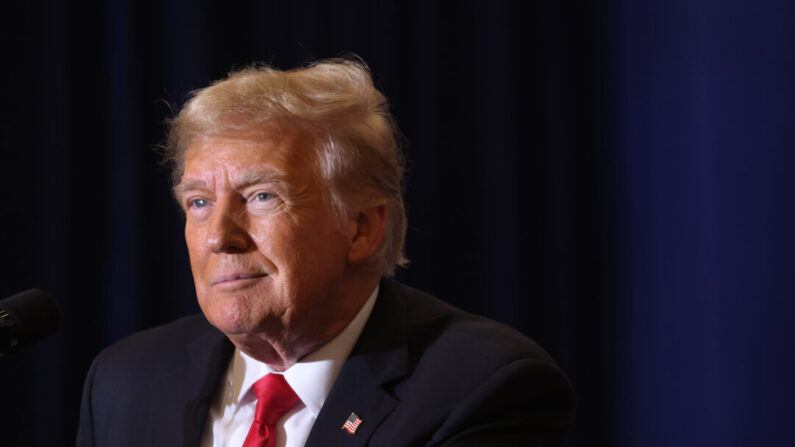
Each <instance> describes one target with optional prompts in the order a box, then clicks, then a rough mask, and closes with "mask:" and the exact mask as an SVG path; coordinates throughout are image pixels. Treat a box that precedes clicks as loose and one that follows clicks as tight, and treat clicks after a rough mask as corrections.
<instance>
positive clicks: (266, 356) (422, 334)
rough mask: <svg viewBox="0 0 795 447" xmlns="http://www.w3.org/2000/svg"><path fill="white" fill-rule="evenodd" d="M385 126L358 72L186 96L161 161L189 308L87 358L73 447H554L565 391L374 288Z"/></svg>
mask: <svg viewBox="0 0 795 447" xmlns="http://www.w3.org/2000/svg"><path fill="white" fill-rule="evenodd" d="M395 133H396V127H395V126H394V124H393V121H392V118H391V116H390V114H389V112H388V105H387V102H386V100H385V98H384V97H383V95H381V93H380V92H379V91H378V90H377V89H375V87H374V86H373V83H372V80H371V77H370V74H369V72H368V71H367V69H366V67H364V66H363V64H361V63H359V62H357V61H350V60H328V61H323V62H319V63H315V64H313V65H311V66H309V67H307V68H304V69H299V70H294V71H287V72H283V71H278V70H274V69H271V68H267V67H260V68H250V69H246V70H243V71H240V72H237V73H233V74H231V75H229V77H228V78H226V79H224V80H222V81H220V82H217V83H215V84H213V85H211V86H210V87H207V88H205V89H203V90H200V91H198V92H196V93H195V94H194V96H193V97H192V98H191V99H190V100H189V101H188V103H187V104H186V105H185V107H184V108H183V110H182V111H181V112H180V113H179V115H178V116H177V117H176V118H175V120H174V121H173V123H172V128H171V132H170V135H169V150H170V156H171V160H172V161H173V163H174V179H175V183H176V186H175V188H174V191H175V195H176V198H177V200H178V201H179V203H180V205H181V206H182V208H183V210H184V211H185V239H186V241H187V245H188V251H189V254H190V262H191V268H192V271H193V276H194V282H195V286H196V294H197V297H198V301H199V305H200V307H201V309H202V313H203V315H197V316H192V317H187V318H183V319H180V320H178V321H176V322H174V323H171V324H169V325H166V326H162V327H158V328H154V329H151V330H148V331H144V332H142V333H139V334H136V335H133V336H132V337H129V338H127V339H125V340H123V341H121V342H119V343H118V344H116V345H114V346H112V347H110V348H109V349H107V350H105V351H104V352H103V353H101V354H100V355H99V356H98V357H97V359H96V360H95V361H94V363H93V365H92V366H91V369H90V371H89V373H88V377H87V379H86V386H85V389H84V394H83V404H82V410H81V420H80V428H79V432H78V440H77V443H78V445H80V446H93V445H97V446H105V445H108V446H110V445H113V446H125V445H130V446H133V445H135V446H142V445H147V446H149V445H169V446H174V445H185V446H188V445H190V446H196V445H201V446H227V445H228V446H240V445H246V446H253V445H266V446H300V445H308V446H336V445H340V446H342V445H345V446H348V445H350V446H354V445H355V446H363V445H370V446H416V445H560V444H561V443H562V440H563V437H564V436H565V432H566V429H567V427H568V425H569V423H570V420H571V417H572V412H573V397H572V393H571V389H570V386H569V384H568V382H567V380H566V378H565V376H564V375H563V374H562V373H561V372H560V370H559V369H558V368H557V366H556V365H555V363H554V361H553V360H552V359H551V358H550V357H549V356H548V355H547V354H546V353H544V352H543V350H541V349H540V348H539V347H538V346H537V345H535V344H534V343H533V342H531V341H530V340H528V339H527V338H525V337H524V336H522V335H520V334H519V333H517V332H516V331H513V330H511V329H509V328H507V327H505V326H502V325H500V324H497V323H495V322H492V321H489V320H486V319H484V318H480V317H476V316H473V315H470V314H466V313H464V312H461V311H459V310H457V309H455V308H453V307H451V306H449V305H447V304H444V303H443V302H441V301H438V300H437V299H435V298H433V297H430V296H428V295H426V294H424V293H422V292H419V291H417V290H414V289H411V288H409V287H407V286H404V285H402V284H400V283H398V282H396V281H394V280H392V279H390V276H391V274H392V273H393V271H394V269H395V267H396V266H397V265H401V264H403V263H405V259H404V257H403V255H402V247H403V239H404V235H405V231H406V218H405V215H404V209H403V200H402V196H401V181H402V175H403V162H402V157H401V154H400V150H399V147H398V145H397V144H396V139H395ZM230 342H231V343H230Z"/></svg>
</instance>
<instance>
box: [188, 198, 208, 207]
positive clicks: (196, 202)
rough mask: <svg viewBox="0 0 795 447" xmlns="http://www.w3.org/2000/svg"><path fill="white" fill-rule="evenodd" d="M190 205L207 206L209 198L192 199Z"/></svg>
mask: <svg viewBox="0 0 795 447" xmlns="http://www.w3.org/2000/svg"><path fill="white" fill-rule="evenodd" d="M190 206H192V207H194V208H204V207H205V206H207V200H205V199H194V200H191V201H190Z"/></svg>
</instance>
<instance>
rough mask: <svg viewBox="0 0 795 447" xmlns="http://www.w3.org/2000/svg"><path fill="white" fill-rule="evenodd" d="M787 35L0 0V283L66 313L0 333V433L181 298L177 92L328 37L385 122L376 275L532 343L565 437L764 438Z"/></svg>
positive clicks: (714, 27) (704, 18) (632, 16)
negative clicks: (48, 299) (402, 192)
mask: <svg viewBox="0 0 795 447" xmlns="http://www.w3.org/2000/svg"><path fill="white" fill-rule="evenodd" d="M793 47H795V6H792V5H791V4H790V3H789V2H786V1H783V0H779V1H766V2H756V3H751V2H750V1H732V0H729V1H720V2H719V1H716V0H705V1H701V2H692V1H685V0H672V1H668V2H651V1H628V0H625V1H617V0H614V1H607V0H603V1H569V2H532V3H531V2H500V1H486V0H481V1H474V0H472V1H462V2H449V3H446V2H444V3H443V2H428V1H418V0H412V1H398V0H393V1H369V2H365V1H360V2H349V1H345V2H343V1H321V0H313V1H310V0H294V1H270V2H266V1H249V2H237V3H236V4H234V5H231V4H229V3H228V2H225V3H221V2H210V1H187V0H160V1H155V0H147V1H133V0H118V1H105V2H100V1H88V2H80V3H79V4H76V3H74V2H63V1H57V0H33V1H28V2H24V3H22V4H15V5H13V6H5V7H4V13H3V14H0V48H2V51H3V53H2V58H3V65H2V68H0V76H2V78H0V80H2V92H3V93H2V107H1V108H0V110H1V111H0V113H2V116H1V118H2V119H1V120H0V149H1V150H2V157H0V192H1V193H2V194H3V198H4V200H3V202H2V203H3V207H2V209H3V211H2V218H0V225H1V226H0V247H2V248H3V250H4V252H3V256H2V257H0V272H2V273H0V297H5V296H9V295H11V294H13V293H16V292H19V291H21V290H24V289H27V288H31V287H39V288H43V289H46V290H49V291H50V292H52V293H53V294H54V295H55V297H56V299H57V301H58V302H59V304H60V307H61V310H62V314H63V320H62V327H61V328H60V330H59V331H58V333H57V334H56V335H54V336H53V337H51V338H50V339H48V340H47V341H45V342H43V343H41V344H39V345H37V346H35V347H33V348H31V349H29V350H27V351H25V352H21V353H19V354H17V355H15V356H12V357H4V358H0V383H2V385H3V387H4V389H3V398H2V400H0V402H2V404H0V433H2V435H0V436H3V438H2V440H0V445H3V446H6V445H9V446H15V445H34V446H39V445H41V446H44V445H47V446H52V445H70V444H72V443H73V439H74V433H75V429H76V425H77V414H78V407H79V397H80V392H81V387H82V381H83V378H84V375H85V373H86V370H87V368H88V365H89V363H90V362H91V359H92V358H93V357H94V356H95V355H96V354H97V353H98V352H99V351H100V350H101V349H102V348H103V347H105V346H107V345H109V344H110V343H112V342H114V341H116V340H118V339H120V338H122V337H124V336H126V335H129V334H130V333H132V332H135V331H137V330H140V329H142V328H145V327H150V326H153V325H156V324H162V323H165V322H168V321H170V320H173V319H174V318H176V317H178V316H180V315H184V314H188V313H192V312H197V311H198V307H197V305H196V304H195V297H194V295H193V285H192V279H191V275H190V270H189V267H188V262H187V253H186V250H185V246H184V242H183V241H182V218H181V216H180V212H179V211H178V209H177V207H176V205H175V203H174V202H173V200H172V199H171V196H170V193H169V183H168V172H166V171H165V169H163V168H162V167H160V165H159V158H158V153H157V148H158V145H160V144H161V143H162V142H163V140H164V135H165V134H164V131H165V125H164V122H165V120H166V119H167V118H168V117H169V116H172V115H173V108H178V107H179V105H180V104H181V102H182V100H183V99H184V97H185V95H186V93H187V92H189V91H190V90H192V89H195V88H200V87H203V86H205V85H207V84H208V83H209V82H210V81H212V80H214V79H217V78H220V77H223V76H224V74H225V73H226V72H227V71H228V70H230V69H231V68H234V67H241V66H245V65H247V64H249V63H251V62H254V61H265V62H268V63H271V64H273V65H275V66H277V67H281V68H289V67H293V66H296V65H300V64H304V63H306V62H308V61H311V60H313V59H317V58H324V57H332V56H338V55H343V54H347V53H355V54H358V55H360V56H361V57H362V58H364V59H365V60H366V61H367V62H368V63H369V65H370V67H371V69H372V71H373V73H374V75H375V78H376V80H377V83H378V85H379V86H380V88H381V89H382V90H383V91H384V92H385V93H386V95H387V97H388V98H390V100H391V102H392V106H393V111H394V113H395V115H396V117H397V120H398V122H399V124H400V125H401V128H402V130H403V132H404V133H405V135H406V137H407V140H408V142H409V145H408V147H407V155H408V159H409V160H410V172H409V177H408V181H407V204H408V213H409V223H410V228H409V234H408V242H407V250H408V255H409V257H410V258H411V259H412V261H413V262H412V263H411V265H410V266H409V267H408V268H407V269H405V270H404V271H401V272H400V273H399V274H398V277H399V278H400V279H401V280H403V281H405V282H407V283H409V284H411V285H414V286H416V287H419V288H421V289H425V290H427V291H429V292H431V293H434V294H436V295H437V296H439V297H440V298H442V299H444V300H446V301H448V302H451V303H453V304H455V305H457V306H459V307H462V308H464V309H467V310H470V311H473V312H477V313H481V314H484V315H488V316H491V317H492V318H495V319H497V320H500V321H503V322H505V323H507V324H509V325H512V326H514V327H516V328H517V329H519V330H521V331H522V332H524V333H526V334H527V335H529V336H530V337H532V338H534V339H536V340H537V341H538V342H539V343H540V344H542V345H543V346H545V347H546V348H547V349H548V350H549V351H550V352H551V353H552V354H553V356H554V357H555V358H556V359H558V361H559V362H560V364H561V366H562V367H563V368H564V370H565V371H566V372H567V373H568V374H569V376H570V378H571V380H572V382H573V384H574V386H575V389H576V392H577V397H578V413H577V417H576V420H575V423H574V425H573V427H572V430H571V436H570V439H569V442H568V444H569V445H571V446H585V445H593V446H637V445H644V446H645V445H651V446H656V445H659V446H669V445H692V446H700V445H737V446H741V445H742V446H745V445H779V444H783V443H786V442H787V441H788V438H787V437H785V436H786V434H787V433H788V430H787V427H788V425H787V424H788V419H789V418H790V417H791V416H792V415H795V403H793V402H795V389H794V388H795V387H794V386H793V385H792V377H795V360H793V359H792V353H793V352H795V329H793V325H794V324H795V321H793V320H795V319H794V318H793V317H792V315H793V313H794V312H795V303H793V297H794V295H795V293H793V292H795V281H793V279H792V277H793V276H795V262H794V260H793V256H795V255H793V253H795V235H793V228H795V199H794V198H793V192H794V191H795V175H793V173H792V172H793V170H795V131H794V130H793V129H795V89H794V88H793V87H792V84H793V80H795V56H794V55H795V51H793ZM791 275H792V276H791Z"/></svg>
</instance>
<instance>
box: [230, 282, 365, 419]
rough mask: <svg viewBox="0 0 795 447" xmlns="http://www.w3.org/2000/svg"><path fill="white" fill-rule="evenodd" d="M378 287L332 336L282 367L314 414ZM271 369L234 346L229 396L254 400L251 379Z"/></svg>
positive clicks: (253, 379) (259, 376) (358, 332)
mask: <svg viewBox="0 0 795 447" xmlns="http://www.w3.org/2000/svg"><path fill="white" fill-rule="evenodd" d="M378 289H379V287H378V286H376V288H375V290H373V292H372V293H371V294H370V297H369V298H367V301H366V302H365V303H364V305H363V306H362V308H361V309H360V310H359V313H358V314H356V316H355V317H354V318H353V320H351V322H350V323H348V326H346V327H345V329H343V330H342V332H340V333H339V334H338V335H337V336H336V337H334V339H332V340H331V341H329V342H328V343H326V344H325V345H323V346H321V347H320V348H318V349H316V350H315V351H313V352H311V353H310V354H309V355H306V356H304V358H302V359H301V360H299V361H298V362H297V363H296V364H294V365H293V366H291V367H290V368H288V369H287V370H286V371H284V378H285V379H286V380H287V383H288V384H290V386H291V387H292V389H293V391H295V394H297V395H298V398H299V399H301V402H303V403H304V405H306V407H307V408H308V409H309V410H310V411H311V412H312V414H313V415H314V416H317V414H318V413H319V412H320V408H321V407H322V406H323V402H325V400H326V396H328V393H329V392H330V391H331V387H332V386H333V385H334V382H335V381H336V380H337V376H338V375H339V373H340V370H341V369H342V365H343V364H345V361H346V360H347V359H348V356H349V355H350V353H351V351H352V350H353V346H354V345H355V344H356V341H357V340H358V339H359V335H361V333H362V329H364V325H365V323H366V322H367V319H368V318H369V317H370V312H372V310H373V306H374V305H375V300H376V298H377V297H378ZM271 372H272V370H271V368H270V367H268V365H266V364H265V363H262V362H259V361H257V360H255V359H253V358H251V357H249V356H248V355H247V354H245V353H244V352H242V351H240V349H238V348H235V353H234V355H233V357H232V377H231V381H230V383H229V385H230V387H231V391H232V400H233V401H236V402H237V403H238V404H239V405H241V404H245V403H247V402H248V401H252V400H255V399H256V398H255V397H254V393H253V392H249V390H251V387H252V386H253V385H254V382H256V381H257V380H259V379H260V378H262V377H263V376H265V375H266V374H269V373H271Z"/></svg>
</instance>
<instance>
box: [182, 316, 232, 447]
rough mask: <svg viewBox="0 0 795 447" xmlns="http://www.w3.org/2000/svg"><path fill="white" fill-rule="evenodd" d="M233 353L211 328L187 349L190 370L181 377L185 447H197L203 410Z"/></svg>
mask: <svg viewBox="0 0 795 447" xmlns="http://www.w3.org/2000/svg"><path fill="white" fill-rule="evenodd" d="M233 352H234V346H233V345H232V343H231V342H230V341H229V339H227V338H226V336H225V335H224V334H222V333H221V332H220V331H218V330H216V329H215V328H213V327H210V328H209V329H208V331H207V332H206V333H205V334H204V335H203V336H202V337H200V338H198V339H197V340H196V341H194V342H193V343H191V344H190V345H189V346H188V355H189V356H190V367H189V369H188V371H187V376H186V377H185V381H186V395H187V397H188V399H186V402H188V404H187V405H186V406H185V411H184V413H183V441H184V442H183V445H184V446H185V447H195V446H198V445H199V442H200V440H201V435H202V432H203V427H204V423H205V422H206V421H207V411H208V410H209V408H210V404H211V403H212V399H213V396H214V394H215V392H216V391H217V389H218V382H219V381H220V380H221V376H222V375H223V373H224V371H226V369H227V367H228V365H229V358H230V357H231V355H232V353H233Z"/></svg>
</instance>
